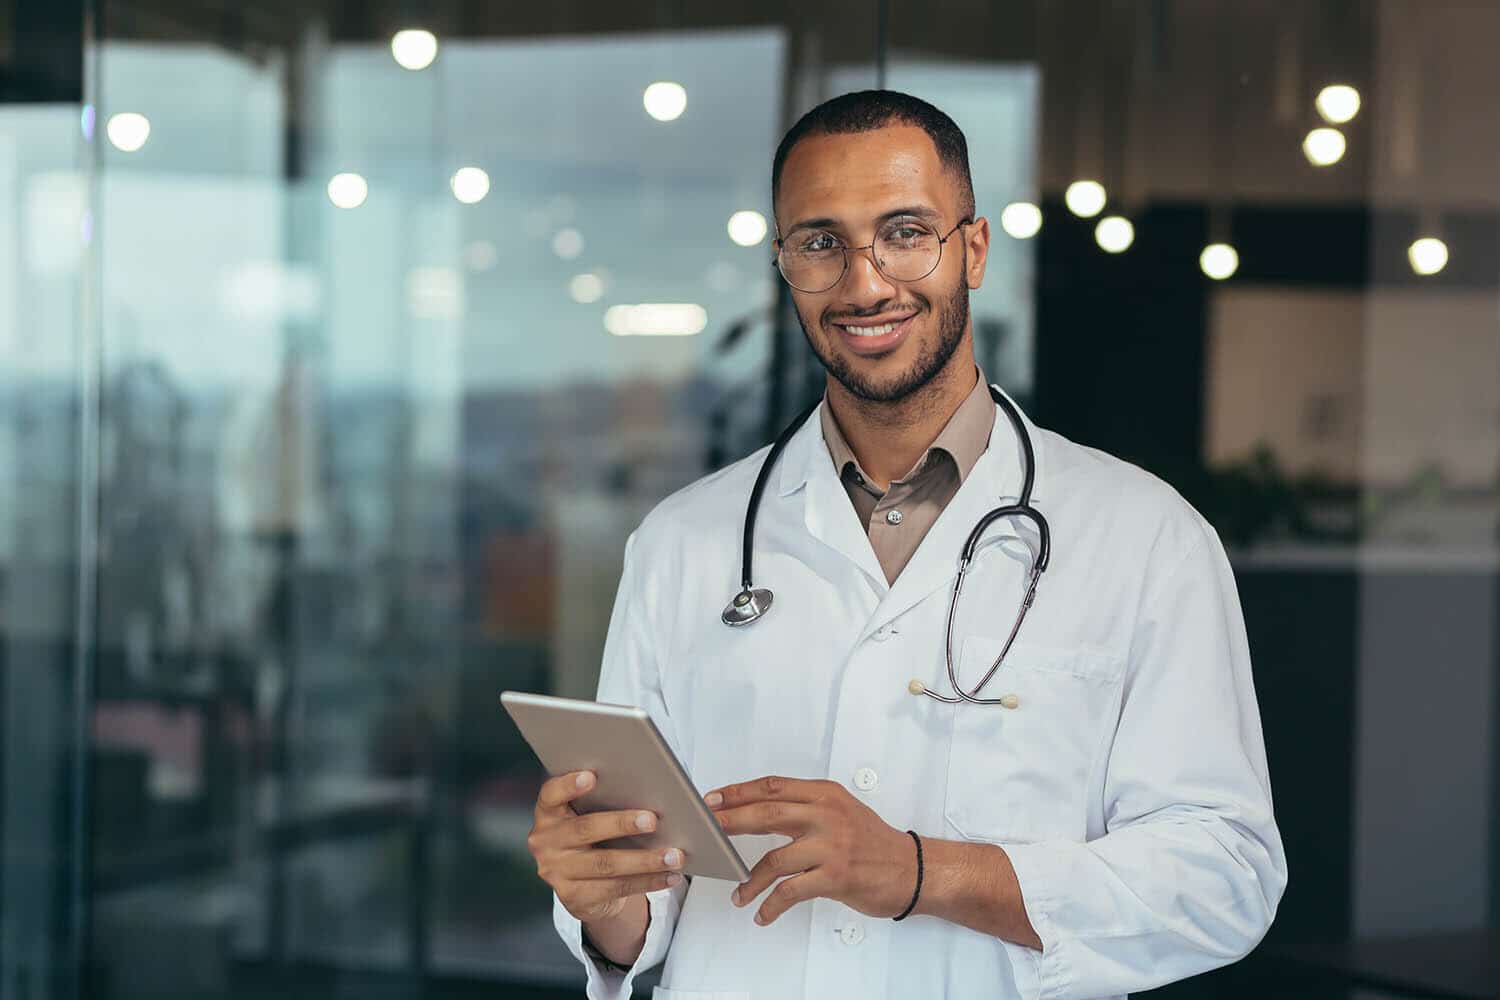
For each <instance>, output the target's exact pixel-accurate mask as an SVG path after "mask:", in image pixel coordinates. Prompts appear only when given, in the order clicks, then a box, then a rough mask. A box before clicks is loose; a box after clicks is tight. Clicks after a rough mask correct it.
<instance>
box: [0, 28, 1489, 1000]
mask: <svg viewBox="0 0 1500 1000" xmlns="http://www.w3.org/2000/svg"><path fill="white" fill-rule="evenodd" d="M43 8H44V5H40V4H35V3H28V2H25V0H20V2H15V0H13V2H12V3H10V4H8V5H5V6H4V9H5V11H6V13H4V14H0V40H8V44H6V45H0V102H3V103H0V218H3V219H4V223H3V224H0V458H3V459H4V461H5V467H6V468H7V470H8V471H9V472H10V474H9V475H7V476H5V477H0V671H3V675H0V708H3V711H4V728H3V731H0V795H3V801H4V811H3V813H0V847H3V858H4V866H3V871H0V998H5V1000H8V998H11V997H17V998H21V997H27V998H30V997H52V996H56V997H74V996H92V997H162V996H193V997H225V998H229V997H235V998H238V997H250V996H260V995H262V994H266V995H269V994H271V993H276V994H278V995H282V994H285V993H287V992H291V993H294V994H298V995H300V994H302V993H307V994H309V995H311V994H317V995H345V994H348V995H354V994H359V995H367V994H369V993H370V992H371V991H375V992H376V993H378V994H379V995H388V996H402V997H405V996H418V995H423V996H448V995H452V996H460V995H463V996H467V995H471V994H472V995H479V993H480V992H483V993H484V994H485V995H500V996H512V995H514V996H518V997H519V996H551V995H558V996H562V995H576V992H577V989H578V984H579V983H580V982H581V976H580V974H579V970H578V969H577V967H576V965H575V964H574V962H573V960H572V959H571V957H570V956H569V955H568V954H567V952H566V950H565V949H564V948H563V946H562V945H561V943H560V942H559V941H558V940H557V939H556V936H555V934H554V932H553V930H552V924H551V917H550V896H549V894H548V892H547V889H546V887H545V886H544V885H543V884H542V883H541V882H540V881H539V880H538V879H537V877H536V874H535V870H534V866H533V864H532V862H531V860H530V858H529V855H528V854H527V852H526V849H525V843H524V841H525V837H526V833H527V831H528V830H529V828H530V824H531V806H532V803H533V800H534V797H535V793H536V788H537V786H538V783H539V782H540V780H541V778H542V775H541V772H540V770H539V768H538V765H537V764H536V762H535V761H534V760H533V759H532V758H531V756H530V754H529V752H528V751H527V749H526V747H525V745H524V744H523V743H522V742H521V740H520V737H519V736H518V734H516V733H515V732H514V730H513V728H512V727H511V726H510V724H509V721H508V719H507V718H506V717H505V716H504V714H503V712H502V711H501V710H500V708H499V705H498V693H499V691H501V690H502V689H504V688H522V689H527V690H535V691H548V692H553V693H558V694H564V695H570V696H575V697H591V696H592V694H593V692H594V685H595V683H596V680H597V675H598V658H599V651H600V647H601V644H602V641H603V635H604V630H605V626H606V624H607V621H608V617H609V612H610V607H611V603H612V600H613V596H614V591H615V587H616V584H617V581H618V576H619V569H620V558H621V552H622V546H623V543H624V538H625V536H626V534H628V532H629V531H630V530H632V529H633V528H634V526H635V525H636V524H637V523H638V521H639V520H640V518H641V517H642V516H643V515H644V514H645V513H646V512H647V511H648V510H649V509H650V508H651V507H652V506H653V505H654V504H655V503H656V502H658V501H659V500H660V499H662V498H663V497H664V496H666V495H667V494H668V493H670V492H672V491H673V490H675V489H677V488H678V487H680V486H682V485H685V484H687V483H688V482H691V481H692V480H694V479H696V478H697V477H699V476H701V475H703V474H705V473H707V472H709V471H712V470H713V469H715V468H718V467H720V466H722V465H724V464H727V463H728V462H730V461H733V460H735V459H737V458H739V457H741V456H742V455H744V454H747V453H748V452H750V451H751V450H753V449H754V448H756V447H758V446H759V445H761V444H762V443H764V442H766V441H767V440H769V438H770V437H771V436H773V435H774V433H775V432H776V431H777V430H779V428H780V427H781V425H782V424H783V423H784V422H785V420H786V419H788V417H789V416H790V415H791V414H792V413H794V412H795V411H796V410H797V409H798V408H800V406H802V405H804V404H805V403H806V402H808V401H810V400H811V399H812V398H814V396H815V395H816V393H817V392H819V391H820V388H821V385H822V379H823V374H822V371H821V369H820V368H819V367H818V365H817V363H816V361H815V359H813V358H812V356H811V354H810V353H809V352H808V351H807V349H806V347H805V346H804V341H803V337H802V334H801V331H800V330H799V329H798V328H797V325H796V321H795V318H794V316H793V315H792V313H791V311H790V305H789V300H788V298H787V294H786V291H785V289H784V287H783V286H781V285H780V284H779V282H778V281H776V280H775V278H776V275H775V272H774V271H773V270H772V268H771V267H770V266H769V261H770V256H771V251H770V247H769V244H770V239H771V236H772V235H774V234H773V233H770V232H768V227H769V226H771V225H772V224H773V220H772V213H771V206H770V204H769V173H770V161H771V156H772V153H773V151H774V148H775V145H776V142H777V141H778V139H779V137H780V135H781V134H782V132H783V131H784V130H785V128H786V127H787V126H788V125H789V124H790V123H791V122H792V121H793V120H795V118H796V117H797V116H798V115H799V114H801V113H802V112H803V111H805V110H806V109H808V108H810V107H812V106H813V105H814V104H816V103H818V102H819V101H820V100H822V99H824V98H825V97H828V96H832V95H833V94H836V93H841V92H844V91H847V90H852V89H860V88H865V87H872V86H880V85H884V86H889V87H892V88H894V89H900V90H906V91H909V92H911V93H915V94H917V95H919V96H922V97H925V98H927V99H929V100H932V101H933V102H934V103H936V104H938V105H939V106H940V107H942V108H944V109H945V110H947V111H948V112H949V113H950V114H951V115H953V117H954V118H955V119H956V120H957V121H958V123H959V124H960V126H961V127H963V128H964V130H965V132H966V133H967V136H968V139H969V144H970V150H971V161H972V165H973V171H974V181H975V188H976V195H977V198H978V203H979V210H980V212H981V213H982V214H984V215H986V216H987V217H988V218H989V219H990V221H991V226H992V230H993V233H994V246H993V251H992V256H991V260H990V264H989V271H988V274H987V276H986V280H985V283H984V287H983V289H981V290H980V291H979V292H977V293H975V295H974V299H973V306H972V308H973V315H974V329H975V335H976V348H977V350H978V353H979V359H980V362H981V364H982V365H983V366H984V368H985V370H986V372H987V374H989V375H990V376H991V378H992V379H993V380H995V381H998V382H1000V383H1001V384H1002V385H1004V386H1005V387H1006V388H1007V389H1009V390H1010V391H1012V393H1013V394H1014V395H1016V396H1017V397H1018V398H1019V399H1021V400H1022V401H1023V403H1024V404H1025V405H1027V406H1028V408H1029V409H1030V412H1031V413H1032V415H1033V416H1035V417H1036V418H1037V419H1038V421H1039V422H1040V423H1042V424H1043V425H1044V426H1049V427H1052V428H1054V429H1057V430H1059V431H1061V432H1063V433H1065V434H1067V435H1068V436H1070V437H1073V438H1074V439H1076V440H1079V441H1081V442H1084V443H1087V444H1091V445H1095V446H1098V447H1101V448H1103V449H1105V450H1107V451H1110V452H1112V453H1115V454H1118V455H1120V456H1122V457H1124V458H1127V459H1129V460H1131V461H1134V462H1137V463H1139V464H1141V465H1143V466H1145V467H1146V468H1147V469H1149V470H1151V471H1152V472H1155V473H1156V474H1157V475H1160V476H1162V477H1163V478H1165V479H1166V480H1168V481H1169V482H1170V483H1171V484H1172V485H1174V486H1175V487H1176V488H1177V489H1178V490H1180V491H1181V492H1182V493H1183V494H1184V495H1185V496H1186V497H1187V498H1188V499H1189V500H1190V501H1192V502H1193V503H1194V504H1195V505H1196V506H1197V507H1198V508H1199V509H1200V510H1201V511H1203V512H1204V513H1205V515H1207V516H1208V517H1209V518H1210V520H1211V521H1212V522H1213V523H1214V525H1215V527H1216V528H1217V529H1218V531H1219V533H1220V535H1221V536H1222V537H1223V538H1224V540H1225V542H1226V544H1227V545H1228V546H1229V547H1230V549H1231V555H1232V559H1233V561H1234V563H1235V569H1236V574H1237V577H1238V581H1239V586H1240V593H1241V599H1242V602H1243V604H1244V609H1245V614H1246V620H1247V624H1248V627H1249V630H1250V636H1251V649H1252V656H1253V660H1254V664H1255V671H1256V685H1257V692H1258V696H1259V699H1260V706H1261V713H1262V717H1263V722H1264V727H1265V732H1266V740H1267V749H1268V753H1269V756H1270V764H1271V770H1272V780H1273V786H1274V789H1275V794H1276V802H1277V812H1278V818H1279V820H1280V822H1281V826H1282V832H1283V835H1284V837H1285V839H1286V844H1287V850H1288V856H1289V863H1290V867H1291V884H1290V887H1289V889H1288V892H1287V894H1286V897H1285V899H1284V901H1283V903H1282V907H1281V911H1280V913H1279V914H1278V919H1277V922H1276V924H1275V926H1274V927H1273V928H1272V931H1271V933H1270V935H1269V936H1268V938H1267V940H1266V942H1265V943H1264V944H1263V945H1262V946H1261V948H1260V949H1258V950H1257V951H1256V953H1255V954H1253V955H1252V956H1251V957H1250V958H1249V959H1247V960H1245V961H1244V962H1242V963H1240V964H1239V965H1237V966H1235V967H1232V968H1230V969H1226V970H1223V971H1221V972H1219V973H1215V974H1212V975H1210V976H1207V977H1203V978H1201V979H1199V980H1194V981H1191V982H1188V983H1185V984H1181V985H1179V986H1175V987H1170V988H1168V991H1169V992H1177V993H1179V994H1183V995H1188V994H1191V995H1203V996H1209V995H1213V996H1222V995H1225V994H1232V995H1244V996H1250V995H1260V994H1262V993H1265V992H1267V991H1273V992H1276V993H1286V992H1302V993H1307V994H1308V995H1313V994H1316V995H1341V994H1344V993H1347V992H1349V991H1351V990H1355V989H1357V988H1361V987H1363V988H1376V989H1379V990H1383V991H1385V993H1388V994H1393V995H1405V994H1408V993H1410V994H1414V995H1432V993H1433V992H1434V991H1437V992H1444V991H1446V992H1444V995H1468V994H1466V993H1465V992H1464V991H1465V990H1466V989H1468V988H1469V987H1470V985H1472V984H1471V983H1469V982H1468V981H1466V980H1464V979H1463V976H1464V975H1465V970H1468V969H1473V970H1479V969H1481V968H1482V962H1483V961H1484V956H1486V955H1488V954H1491V953H1492V948H1491V945H1493V944H1494V942H1495V940H1496V938H1495V933H1496V932H1495V930H1494V928H1495V927H1496V925H1497V924H1500V834H1497V829H1500V825H1497V823H1496V821H1495V811H1496V809H1497V808H1500V749H1497V748H1500V739H1497V727H1500V684H1497V678H1500V637H1497V628H1496V626H1497V621H1500V598H1497V593H1500V591H1497V586H1496V579H1497V568H1500V558H1497V551H1500V502H1497V498H1500V296H1497V285H1500V224H1497V223H1500V196H1497V194H1496V191H1495V188H1494V185H1493V183H1492V179H1493V177H1495V176H1496V175H1497V174H1500V170H1497V168H1500V139H1497V138H1496V137H1497V136H1500V132H1497V131H1496V130H1495V129H1492V128H1485V127H1482V126H1483V123H1484V122H1487V121H1489V119H1490V118H1492V117H1493V115H1492V114H1491V112H1490V110H1489V109H1490V106H1491V105H1492V104H1493V103H1494V96H1495V95H1496V94H1497V93H1500V71H1497V70H1496V68H1495V65H1494V61H1493V60H1492V59H1491V58H1490V57H1489V53H1488V42H1487V40H1488V39H1492V38H1494V37H1496V35H1497V33H1500V11H1497V10H1491V9H1490V8H1489V7H1488V6H1485V5H1475V4H1464V3H1459V2H1444V3H1436V4H1418V3H1416V2H1414V0H1360V2H1350V0H1339V2H1334V0H1323V2H1319V3H1309V4H1297V5H1284V4H1276V3H1272V2H1269V0H1265V2H1255V3H1234V4H1230V3H1227V2H1220V3H1214V2H1209V3H1199V2H1188V0H1154V2H1149V3H1139V4H1116V3H1107V2H1104V0H1049V2H1037V0H1025V2H1015V3H989V2H979V0H955V2H953V3H948V4H942V5H939V6H938V8H936V9H933V8H931V7H922V6H918V5H914V4H902V3H895V2H890V0H885V2H880V0H875V2H865V0H861V2H854V0H838V2H831V3H825V4H819V5H813V6H809V5H798V4H777V3H772V4H754V5H752V4H747V3H722V4H714V5H689V4H662V3H652V4H645V3H642V4H635V3H623V4H622V3H615V4H604V3H593V2H580V3H566V4H561V5H557V4H554V5H476V4H462V3H456V2H453V3H446V2H430V3H407V4H397V3H360V4H351V3H338V4H335V3H311V4H307V3H299V4H292V3H285V2H279V0H278V2H274V3H272V2H267V3H253V4H247V5H234V6H229V5H219V4H208V5H205V4H193V3H187V2H182V0H110V2H107V3H106V2H95V3H91V4H88V5H85V6H84V7H83V8H81V9H77V10H72V11H69V12H67V13H66V14H60V13H56V12H52V13H47V12H46V11H45V10H44V9H43ZM736 516H737V515H736ZM1062 543H1063V540H1061V539H1059V544H1062ZM1434 955H1442V956H1444V958H1443V961H1433V960H1432V959H1431V956H1434ZM1423 956H1427V957H1426V958H1425V959H1424V958H1423ZM1466 962H1467V963H1469V964H1465V963H1466ZM1476 963H1480V964H1476ZM1434 977H1436V978H1434ZM1475 981H1476V982H1477V980H1475ZM650 982H651V980H650V977H647V978H646V979H645V980H644V981H641V982H640V983H639V985H640V986H641V988H643V989H646V990H647V991H648V992H649V988H650ZM1424 991H1425V992H1424ZM1379 995H1385V994H1384V993H1383V994H1379ZM1475 995H1483V994H1482V993H1476V994H1475Z"/></svg>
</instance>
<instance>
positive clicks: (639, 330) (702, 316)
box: [604, 302, 708, 337]
mask: <svg viewBox="0 0 1500 1000" xmlns="http://www.w3.org/2000/svg"><path fill="white" fill-rule="evenodd" d="M707 325H708V311H707V310H705V309H704V308H703V307H702V306H700V305H694V304H692V303H688V302H643V303H641V304H640V305H633V306H626V305H620V306H610V307H609V308H608V309H606V310H604V328H605V329H606V330H608V331H609V332H610V333H612V334H614V335H615V336H616V337H686V336H691V335H692V334H695V333H701V332H702V331H703V328H704V327H706V326H707Z"/></svg>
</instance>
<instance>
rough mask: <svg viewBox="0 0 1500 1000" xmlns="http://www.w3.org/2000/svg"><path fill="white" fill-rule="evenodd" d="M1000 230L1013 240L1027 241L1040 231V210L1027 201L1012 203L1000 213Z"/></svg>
mask: <svg viewBox="0 0 1500 1000" xmlns="http://www.w3.org/2000/svg"><path fill="white" fill-rule="evenodd" d="M1000 228H1001V229H1004V230H1005V231H1006V232H1007V233H1009V234H1010V235H1011V237H1013V238H1014V239H1018V240H1029V239H1031V238H1032V237H1033V236H1035V235H1036V234H1037V233H1039V232H1041V229H1042V210H1041V209H1040V208H1037V207H1036V206H1035V205H1033V204H1032V203H1031V202H1029V201H1013V202H1011V203H1010V204H1009V205H1006V206H1005V208H1004V209H1003V210H1001V212H1000Z"/></svg>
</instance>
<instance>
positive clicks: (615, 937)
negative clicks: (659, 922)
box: [581, 895, 651, 970]
mask: <svg viewBox="0 0 1500 1000" xmlns="http://www.w3.org/2000/svg"><path fill="white" fill-rule="evenodd" d="M581 926H582V931H583V944H584V949H585V951H586V952H588V953H589V954H597V955H598V957H599V958H600V959H601V960H602V961H603V963H604V964H606V965H609V966H610V967H612V968H617V969H625V970H628V969H629V968H630V966H632V965H634V964H635V961H636V960H637V959H638V958H640V955H641V950H642V949H643V948H644V947H645V945H646V932H647V931H648V930H649V929H650V927H651V903H650V900H648V899H647V898H646V897H645V896H644V895H642V896H631V897H629V898H627V899H626V900H625V905H624V907H623V908H622V909H621V910H620V912H619V913H617V914H615V915H614V916H610V917H605V918H602V919H600V920H591V921H582V922H581Z"/></svg>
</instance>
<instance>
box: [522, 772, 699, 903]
mask: <svg viewBox="0 0 1500 1000" xmlns="http://www.w3.org/2000/svg"><path fill="white" fill-rule="evenodd" d="M593 787H594V775H593V773H592V772H590V771H573V772H570V773H568V774H562V775H558V776H557V777H555V778H551V779H548V781H547V782H546V783H545V784H543V785H542V790H541V792H540V794H538V795H537V799H536V811H535V813H534V816H535V822H534V823H533V824H532V827H531V833H530V835H529V836H527V838H526V847H527V849H528V850H530V851H531V856H532V857H533V858H534V859H535V860H536V871H537V874H538V875H540V876H541V878H542V881H543V882H546V883H547V884H548V885H549V886H551V887H552V891H553V892H555V893H557V898H558V899H559V900H560V901H561V902H562V904H563V906H564V907H565V908H566V909H567V911H568V912H569V913H571V914H572V915H573V916H574V917H576V918H578V919H579V920H580V921H582V922H583V923H585V924H591V923H598V922H600V921H609V920H613V919H614V918H616V917H619V916H620V915H622V914H623V913H624V912H625V909H626V904H627V903H628V902H629V900H630V899H631V898H633V897H635V896H644V895H645V894H646V893H647V892H650V891H652V890H655V889H666V888H668V887H670V886H674V885H676V884H677V883H678V882H680V881H682V876H681V875H680V874H679V873H678V872H677V869H679V868H681V867H682V851H680V850H678V849H677V848H675V847H672V848H657V849H654V850H645V851H643V850H628V849H623V848H603V847H597V846H595V845H597V844H599V843H600V842H601V841H606V840H615V839H617V838H619V837H630V836H636V835H639V834H642V833H649V832H650V831H652V830H655V829H656V816H655V815H653V814H652V813H650V812H646V811H642V810H639V809H626V810H619V811H616V812H596V813H588V814H586V815H583V816H580V815H578V813H576V812H574V811H573V805H572V803H573V800H574V799H576V798H578V797H579V796H581V795H583V794H585V793H586V792H588V791H589V790H590V789H592V788H593Z"/></svg>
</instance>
